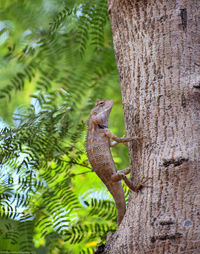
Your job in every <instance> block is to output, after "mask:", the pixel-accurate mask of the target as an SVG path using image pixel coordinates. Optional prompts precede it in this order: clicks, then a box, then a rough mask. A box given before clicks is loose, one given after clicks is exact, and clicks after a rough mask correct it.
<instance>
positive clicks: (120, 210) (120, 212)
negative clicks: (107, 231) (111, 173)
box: [115, 199, 126, 226]
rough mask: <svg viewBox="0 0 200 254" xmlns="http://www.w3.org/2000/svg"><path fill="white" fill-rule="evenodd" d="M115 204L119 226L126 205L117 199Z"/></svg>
mask: <svg viewBox="0 0 200 254" xmlns="http://www.w3.org/2000/svg"><path fill="white" fill-rule="evenodd" d="M115 203H116V208H117V224H118V226H119V225H120V223H121V221H122V219H123V218H124V215H125V212H126V203H125V200H124V199H123V202H122V200H120V201H119V199H118V200H116V199H115Z"/></svg>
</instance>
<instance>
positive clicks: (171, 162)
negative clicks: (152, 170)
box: [163, 158, 188, 167]
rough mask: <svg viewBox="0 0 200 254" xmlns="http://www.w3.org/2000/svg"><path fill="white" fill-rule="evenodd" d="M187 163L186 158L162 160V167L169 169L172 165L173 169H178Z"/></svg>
mask: <svg viewBox="0 0 200 254" xmlns="http://www.w3.org/2000/svg"><path fill="white" fill-rule="evenodd" d="M187 161H188V158H177V159H163V166H164V167H169V166H170V165H173V166H174V167H178V166H180V165H181V164H183V163H184V162H187Z"/></svg>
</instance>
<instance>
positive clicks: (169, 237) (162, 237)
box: [150, 233, 183, 243]
mask: <svg viewBox="0 0 200 254" xmlns="http://www.w3.org/2000/svg"><path fill="white" fill-rule="evenodd" d="M181 237H183V235H182V234H181V233H175V234H170V235H158V236H152V237H151V238H150V241H151V242H152V243H155V242H156V241H157V240H158V241H166V240H176V239H178V238H181Z"/></svg>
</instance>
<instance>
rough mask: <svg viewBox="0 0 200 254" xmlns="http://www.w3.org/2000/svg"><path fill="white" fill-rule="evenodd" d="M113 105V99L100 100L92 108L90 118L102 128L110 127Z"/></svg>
mask: <svg viewBox="0 0 200 254" xmlns="http://www.w3.org/2000/svg"><path fill="white" fill-rule="evenodd" d="M112 106H113V101H112V100H101V101H98V102H97V104H96V106H95V107H94V108H93V109H92V111H91V114H90V120H91V121H92V122H93V124H95V125H96V126H98V127H99V128H101V129H104V128H108V117H109V115H110V111H111V109H112Z"/></svg>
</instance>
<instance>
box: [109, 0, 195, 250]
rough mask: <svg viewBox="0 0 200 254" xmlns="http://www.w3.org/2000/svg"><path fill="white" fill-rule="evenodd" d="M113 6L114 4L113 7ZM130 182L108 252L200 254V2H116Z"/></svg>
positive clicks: (117, 50)
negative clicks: (135, 188) (137, 188)
mask: <svg viewBox="0 0 200 254" xmlns="http://www.w3.org/2000/svg"><path fill="white" fill-rule="evenodd" d="M109 4H110V1H109ZM110 19H111V25H112V31H113V41H114V49H115V55H116V60H117V65H118V71H119V76H120V81H121V89H122V98H123V107H124V114H125V122H126V131H127V136H135V135H138V136H141V137H142V140H141V142H140V144H130V145H129V151H130V165H131V170H132V175H131V179H132V181H133V182H134V183H135V184H137V183H139V182H140V181H142V179H143V180H144V179H147V178H149V180H148V182H147V183H146V184H145V185H147V186H146V187H145V188H143V190H142V191H141V192H139V193H133V192H130V200H129V204H128V208H127V211H126V214H125V217H124V219H123V221H122V223H121V225H120V227H119V229H118V230H117V231H116V233H115V234H114V235H113V237H112V238H111V239H110V240H109V241H108V242H107V245H106V248H105V253H112V254H113V253H114V254H115V253H116V254H120V253H128V254H132V253H133V254H138V253H141V254H144V253H155V254H163V253H167V254H169V253H173V254H174V253H185V254H186V253H187V254H189V253H192V254H194V253H195V254H197V253H198V254H199V253H200V223H199V218H200V181H199V180H200V172H199V169H200V156H199V152H200V75H199V71H200V1H199V0H188V1H186V0H167V1H164V0H151V1H150V0H137V1H136V0H121V1H120V0H115V1H114V2H113V5H112V6H111V10H110Z"/></svg>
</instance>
